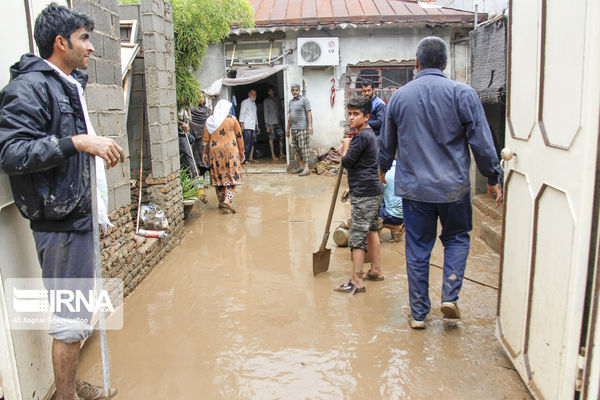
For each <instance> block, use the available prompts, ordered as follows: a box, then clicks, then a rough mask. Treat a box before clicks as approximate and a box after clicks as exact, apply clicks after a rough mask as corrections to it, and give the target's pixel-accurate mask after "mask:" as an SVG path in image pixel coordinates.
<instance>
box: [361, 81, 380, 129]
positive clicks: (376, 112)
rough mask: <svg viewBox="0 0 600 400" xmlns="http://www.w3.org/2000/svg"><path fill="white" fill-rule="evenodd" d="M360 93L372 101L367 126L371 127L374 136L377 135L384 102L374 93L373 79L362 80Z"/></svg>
mask: <svg viewBox="0 0 600 400" xmlns="http://www.w3.org/2000/svg"><path fill="white" fill-rule="evenodd" d="M362 95H363V96H364V97H366V98H367V99H369V100H371V102H372V103H373V111H371V118H369V126H370V127H371V129H373V132H375V136H379V132H380V131H381V126H382V125H383V120H384V118H385V103H384V102H383V100H381V99H380V98H379V97H378V96H376V95H375V90H374V89H373V81H372V80H370V79H363V80H362Z"/></svg>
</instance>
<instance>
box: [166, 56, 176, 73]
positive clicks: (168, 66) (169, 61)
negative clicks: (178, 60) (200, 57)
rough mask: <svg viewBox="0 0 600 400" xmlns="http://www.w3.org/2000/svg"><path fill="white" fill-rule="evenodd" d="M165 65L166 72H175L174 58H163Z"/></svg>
mask: <svg viewBox="0 0 600 400" xmlns="http://www.w3.org/2000/svg"><path fill="white" fill-rule="evenodd" d="M165 60H166V65H165V69H166V70H167V71H175V57H165Z"/></svg>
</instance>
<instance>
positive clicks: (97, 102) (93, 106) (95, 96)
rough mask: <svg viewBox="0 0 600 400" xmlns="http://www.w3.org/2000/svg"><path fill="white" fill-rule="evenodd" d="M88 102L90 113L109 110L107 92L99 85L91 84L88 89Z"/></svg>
mask: <svg viewBox="0 0 600 400" xmlns="http://www.w3.org/2000/svg"><path fill="white" fill-rule="evenodd" d="M86 102H87V106H88V109H89V110H90V111H104V110H106V109H107V104H108V100H107V97H106V90H104V87H102V86H100V85H98V84H91V85H88V86H87V89H86Z"/></svg>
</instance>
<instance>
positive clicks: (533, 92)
mask: <svg viewBox="0 0 600 400" xmlns="http://www.w3.org/2000/svg"><path fill="white" fill-rule="evenodd" d="M538 9H539V6H538V2H537V1H532V0H528V1H513V2H512V4H511V8H510V10H511V11H510V17H509V19H510V23H511V26H512V31H513V32H520V31H523V30H528V27H530V26H532V25H533V26H535V25H536V24H537V20H538ZM531 31H532V32H531V34H530V35H518V37H517V39H516V40H513V36H514V35H512V34H509V65H510V66H511V67H509V69H508V91H509V93H508V104H507V122H508V124H507V125H508V129H509V131H510V134H511V136H512V137H514V138H518V139H524V140H527V139H529V137H530V135H531V132H532V130H533V127H534V125H535V122H536V120H537V109H536V104H537V103H536V97H537V87H538V86H537V82H538V62H537V61H538V56H539V54H538V52H537V49H538V48H539V37H538V30H537V29H534V30H531ZM512 99H515V100H517V101H512Z"/></svg>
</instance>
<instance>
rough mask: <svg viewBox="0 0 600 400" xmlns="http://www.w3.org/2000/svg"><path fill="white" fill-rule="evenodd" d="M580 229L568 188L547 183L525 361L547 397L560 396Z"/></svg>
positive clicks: (538, 215) (539, 204) (538, 222)
mask: <svg viewBox="0 0 600 400" xmlns="http://www.w3.org/2000/svg"><path fill="white" fill-rule="evenodd" d="M574 229H575V222H574V217H573V215H572V213H571V207H570V204H569V200H568V198H567V195H566V193H564V192H562V191H560V190H558V189H555V188H553V187H550V186H548V185H544V186H542V188H541V190H540V192H539V195H538V197H537V200H536V203H535V220H534V238H533V253H534V254H533V266H532V275H531V279H530V282H531V283H530V290H529V297H530V300H529V301H530V308H529V312H528V322H529V323H528V328H527V333H526V340H527V342H526V348H525V360H526V365H527V366H528V375H529V379H530V380H531V382H532V386H533V387H534V389H535V390H536V391H538V393H539V394H540V395H541V396H540V397H542V398H544V399H557V398H558V397H557V396H558V393H559V385H560V381H561V374H562V373H563V371H562V369H563V368H564V366H563V349H564V343H565V339H566V327H565V321H566V320H567V306H568V304H569V298H568V294H569V291H568V288H569V278H570V274H571V267H572V262H571V260H572V251H573V233H574Z"/></svg>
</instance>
